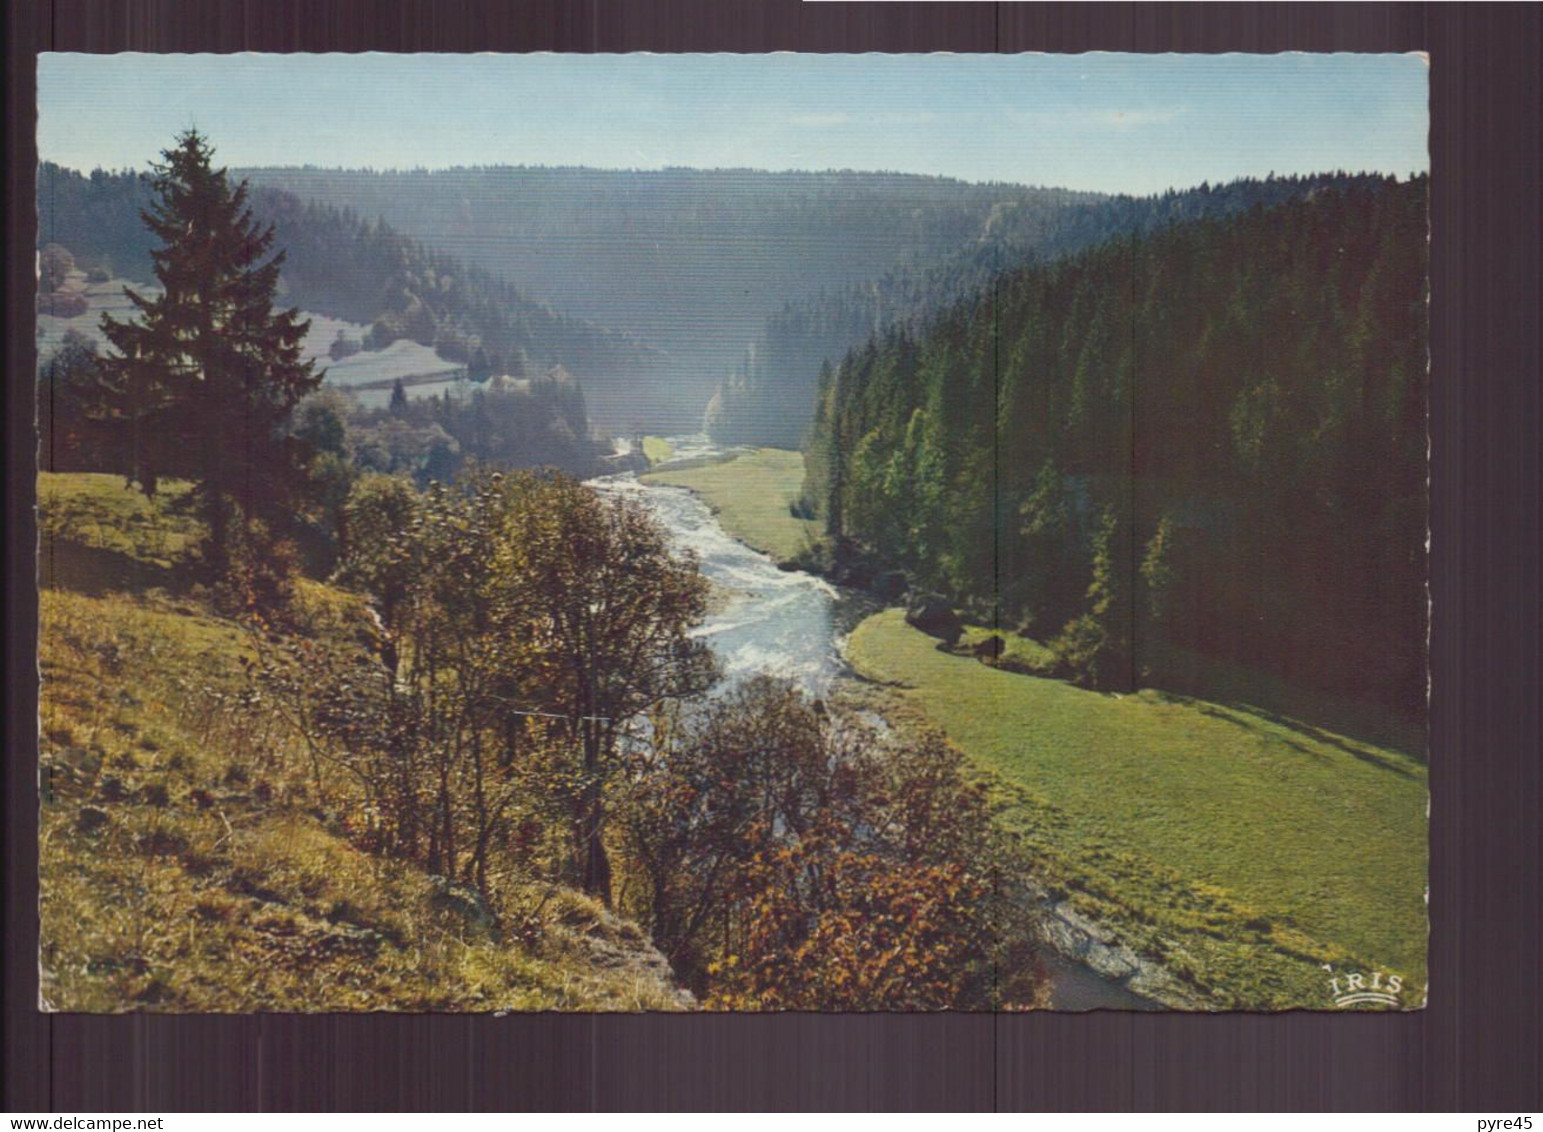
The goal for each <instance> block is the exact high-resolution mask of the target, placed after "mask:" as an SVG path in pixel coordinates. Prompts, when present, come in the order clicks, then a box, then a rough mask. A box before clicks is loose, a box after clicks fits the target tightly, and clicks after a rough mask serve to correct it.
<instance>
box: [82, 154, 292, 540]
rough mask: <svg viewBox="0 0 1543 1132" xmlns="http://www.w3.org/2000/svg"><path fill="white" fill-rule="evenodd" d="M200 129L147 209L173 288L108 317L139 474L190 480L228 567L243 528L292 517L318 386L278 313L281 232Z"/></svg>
mask: <svg viewBox="0 0 1543 1132" xmlns="http://www.w3.org/2000/svg"><path fill="white" fill-rule="evenodd" d="M213 154H214V151H213V149H212V148H211V147H210V145H209V143H208V140H207V139H206V138H204V137H203V135H201V134H200V133H198V131H197V130H189V131H187V132H186V133H184V134H182V135H180V136H179V137H178V138H177V141H176V144H175V145H174V146H173V147H172V148H171V149H168V150H166V151H165V152H164V153H163V154H162V158H163V159H164V160H163V163H161V164H158V165H155V166H153V167H152V169H153V173H154V177H153V185H154V189H155V199H154V200H153V201H152V203H151V205H150V207H149V208H148V209H147V210H145V211H144V212H142V213H141V217H142V219H143V220H144V222H145V224H146V226H148V227H149V229H150V231H151V232H152V233H153V234H154V235H155V236H156V237H157V238H158V239H159V240H160V244H161V246H160V247H159V248H158V249H156V250H155V251H153V252H152V253H151V257H152V260H153V262H154V269H155V276H156V278H157V280H159V282H160V285H161V289H162V293H161V294H160V295H158V296H150V295H144V294H140V293H138V292H136V291H134V290H132V289H129V288H125V289H124V294H125V295H126V296H127V298H128V299H129V301H130V302H131V303H132V304H133V305H134V307H135V308H136V310H137V312H138V317H136V318H133V319H131V320H129V321H123V322H119V321H118V320H116V319H114V318H112V317H111V316H109V315H104V316H103V318H102V330H103V333H104V334H106V336H107V338H108V340H109V341H110V342H111V344H112V346H113V347H114V350H113V351H112V352H111V353H110V354H109V355H108V356H106V357H104V358H103V370H104V373H105V377H106V384H107V386H108V406H107V408H108V411H109V414H110V416H111V417H112V419H113V420H114V422H115V423H117V424H119V425H120V426H121V427H123V428H124V429H125V431H126V433H127V436H126V440H127V443H128V447H129V451H130V457H129V460H130V466H129V467H128V469H127V472H128V476H129V479H130V480H131V481H132V482H137V483H138V484H139V486H140V488H141V489H142V490H143V491H144V492H145V493H146V494H147V495H154V494H155V490H156V486H157V484H158V482H159V481H160V480H162V479H165V478H168V477H177V478H182V479H188V480H191V481H193V483H194V489H195V499H196V502H197V504H198V507H199V510H200V512H201V513H202V516H203V518H204V519H205V520H206V521H207V523H208V526H209V543H208V546H207V548H206V558H207V560H208V562H209V564H210V565H211V566H212V567H214V568H215V569H216V570H223V569H224V568H225V566H226V565H227V564H228V556H229V552H230V548H231V542H232V538H233V534H234V531H233V528H234V524H236V523H238V522H243V521H245V520H248V519H258V518H260V519H263V520H265V521H266V522H267V523H268V525H269V526H270V527H275V526H278V525H282V524H283V522H284V521H285V520H287V519H289V518H290V517H291V516H292V515H293V512H294V502H295V496H296V494H297V492H298V491H299V490H300V489H301V485H302V478H303V477H302V470H303V466H304V455H305V453H304V452H303V448H304V445H303V444H302V443H301V442H299V441H297V440H296V439H294V438H293V437H292V436H290V435H288V433H287V431H286V428H285V426H286V424H287V422H288V420H289V416H290V412H291V410H292V409H293V408H294V406H295V404H296V403H297V402H298V401H299V400H300V399H301V398H302V397H303V396H304V395H305V394H307V393H309V392H310V391H311V390H313V389H315V388H316V387H317V385H318V384H319V383H320V382H321V374H320V373H317V372H316V371H315V369H314V366H313V364H312V363H311V362H308V361H304V360H302V358H301V343H302V342H303V340H304V338H305V333H306V331H307V329H308V328H309V326H310V324H309V323H308V322H305V321H302V320H301V319H300V317H299V312H298V311H297V310H283V311H279V310H275V309H274V306H273V300H274V295H275V292H276V290H277V287H278V281H279V270H280V267H281V265H282V264H283V261H284V253H283V252H282V251H281V252H278V253H277V254H271V253H272V251H273V228H272V226H271V225H270V226H267V227H264V226H262V225H260V224H259V223H258V222H257V221H256V220H255V219H254V218H253V216H252V212H251V209H250V208H249V206H248V204H247V186H246V183H245V182H242V183H241V184H239V185H236V186H234V187H232V186H231V184H230V183H229V181H228V180H227V179H226V176H225V170H224V169H215V168H214V167H213V166H212V164H211V159H212V157H213Z"/></svg>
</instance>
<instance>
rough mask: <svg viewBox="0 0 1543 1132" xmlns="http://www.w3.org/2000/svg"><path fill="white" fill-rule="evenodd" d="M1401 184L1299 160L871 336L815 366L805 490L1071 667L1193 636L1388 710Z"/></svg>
mask: <svg viewBox="0 0 1543 1132" xmlns="http://www.w3.org/2000/svg"><path fill="white" fill-rule="evenodd" d="M1426 195H1427V181H1426V179H1425V178H1423V177H1422V178H1417V179H1415V180H1412V181H1406V182H1397V181H1395V180H1393V179H1392V178H1387V179H1367V178H1359V179H1355V180H1351V181H1345V182H1339V183H1335V184H1332V185H1325V186H1319V187H1315V188H1314V189H1313V190H1312V191H1310V192H1309V193H1307V194H1306V195H1305V196H1304V197H1302V198H1301V199H1296V200H1290V201H1288V202H1286V203H1284V204H1280V205H1278V206H1277V207H1274V208H1265V207H1260V206H1256V207H1252V208H1250V209H1248V210H1247V211H1245V212H1242V213H1239V214H1237V215H1234V216H1230V217H1226V218H1221V219H1212V220H1205V221H1201V222H1198V223H1194V224H1186V225H1179V226H1172V227H1168V228H1166V229H1163V230H1161V231H1155V232H1152V233H1150V234H1147V235H1141V236H1133V237H1131V238H1127V239H1119V240H1115V241H1113V242H1110V243H1108V244H1105V245H1103V246H1101V247H1098V248H1096V249H1094V250H1092V251H1089V252H1086V253H1084V254H1082V255H1080V256H1077V257H1075V258H1072V259H1069V260H1066V261H1064V262H1060V263H1056V264H1050V265H1032V266H1028V267H1025V268H1022V269H1020V270H1018V271H1015V272H1010V273H1007V274H1004V275H1002V276H1000V277H999V278H997V279H996V280H995V281H994V283H993V284H992V286H991V288H990V289H989V290H988V291H985V292H983V293H982V294H981V295H980V296H979V297H977V298H975V299H973V300H969V301H965V302H962V303H959V304H957V305H955V306H953V307H951V308H949V309H948V310H946V311H945V312H943V313H942V314H941V315H939V316H938V317H936V318H935V319H934V320H933V321H932V322H931V323H929V324H928V325H927V326H926V327H925V329H923V330H921V331H919V332H918V331H916V330H914V329H913V328H912V327H910V326H908V325H904V324H902V325H899V326H896V327H893V328H890V329H888V330H886V331H885V332H883V333H881V334H877V335H874V336H873V337H871V338H870V339H869V341H868V342H867V343H866V344H864V345H863V346H862V347H860V348H859V349H856V350H854V351H852V352H851V353H849V354H847V355H846V356H845V357H844V358H843V359H842V360H841V361H840V363H839V365H836V366H835V367H833V368H832V367H827V368H826V371H825V373H824V375H823V376H822V378H821V382H820V391H819V398H818V404H817V406H816V411H815V423H814V426H813V431H812V434H811V439H810V442H809V447H808V463H809V469H808V482H807V501H808V504H809V505H810V506H812V507H813V508H814V509H816V510H817V511H818V513H819V514H820V515H821V516H822V518H823V520H824V522H825V523H826V525H827V528H828V530H829V533H830V534H831V536H833V538H834V539H835V540H836V542H837V546H838V554H839V555H845V556H846V557H848V558H852V557H866V558H869V559H871V560H872V561H874V562H876V563H877V564H879V565H881V566H891V567H899V568H903V569H905V570H907V571H908V572H910V573H911V574H912V575H913V576H914V578H915V579H916V582H917V583H918V584H919V585H921V586H923V587H929V588H935V589H937V590H939V591H942V593H943V594H945V595H947V596H948V597H950V598H952V599H953V600H955V601H958V602H960V603H962V604H965V605H966V606H967V607H969V608H971V609H972V610H973V611H974V612H976V613H977V614H979V615H980V616H981V617H982V618H985V619H988V620H989V621H990V623H992V624H997V625H1001V626H1004V627H1009V628H1018V629H1020V630H1022V631H1024V632H1027V633H1031V634H1033V635H1034V636H1035V637H1037V638H1040V639H1044V640H1050V641H1053V642H1054V647H1055V649H1056V651H1057V654H1058V656H1059V657H1060V663H1061V666H1062V668H1063V671H1064V672H1065V673H1066V674H1067V675H1072V676H1075V677H1077V678H1079V679H1080V680H1082V681H1083V682H1085V683H1089V684H1092V685H1094V686H1098V687H1103V688H1110V689H1119V688H1129V687H1132V686H1135V685H1137V684H1141V683H1145V682H1147V681H1148V680H1150V679H1153V678H1156V677H1160V676H1162V677H1166V676H1169V675H1172V676H1175V677H1176V676H1177V675H1178V672H1177V669H1178V668H1179V667H1180V665H1179V658H1181V657H1182V656H1184V655H1186V654H1188V653H1200V654H1205V655H1208V656H1211V657H1217V658H1223V659H1226V660H1230V661H1236V662H1240V663H1242V664H1245V665H1248V666H1252V667H1255V668H1257V669H1261V670H1264V671H1268V672H1271V673H1274V674H1278V675H1281V676H1284V677H1286V678H1288V679H1290V680H1292V681H1295V682H1299V683H1302V684H1305V685H1309V686H1313V687H1319V688H1328V687H1333V688H1336V689H1338V690H1340V691H1343V692H1347V693H1350V694H1352V695H1357V696H1361V697H1365V698H1368V699H1371V700H1375V701H1377V702H1379V703H1382V704H1384V705H1387V706H1392V707H1396V708H1397V709H1399V710H1400V711H1402V712H1405V713H1407V714H1409V715H1411V716H1414V715H1418V714H1419V712H1420V711H1422V710H1423V704H1424V697H1425V675H1424V649H1423V644H1424V640H1425V632H1424V620H1425V590H1424V584H1425V554H1424V540H1425V499H1426V487H1425V455H1426V436H1425V423H1424V422H1425V410H1426V399H1427V367H1426V346H1425V341H1426V282H1425V280H1426V255H1427V253H1426ZM1170 683H1171V681H1170Z"/></svg>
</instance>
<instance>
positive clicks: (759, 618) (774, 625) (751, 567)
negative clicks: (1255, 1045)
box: [590, 437, 1160, 1010]
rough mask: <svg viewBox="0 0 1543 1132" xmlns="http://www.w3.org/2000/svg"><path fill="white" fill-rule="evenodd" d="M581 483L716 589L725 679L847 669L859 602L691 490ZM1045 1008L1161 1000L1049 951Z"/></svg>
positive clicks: (690, 454) (694, 441)
mask: <svg viewBox="0 0 1543 1132" xmlns="http://www.w3.org/2000/svg"><path fill="white" fill-rule="evenodd" d="M672 443H673V444H674V445H675V455H674V457H673V459H674V460H677V461H678V460H685V459H691V458H697V457H706V456H711V455H713V454H715V453H716V452H717V449H714V448H713V447H712V446H711V445H709V444H706V443H705V442H703V441H702V440H701V439H700V438H697V437H688V438H680V439H675V440H672ZM590 483H591V484H592V485H593V486H594V487H596V488H599V489H600V490H602V491H606V492H614V493H617V494H627V495H634V496H636V497H639V498H641V499H642V500H643V501H644V502H645V503H646V504H647V505H648V506H649V507H650V508H651V509H652V510H653V513H654V514H655V515H656V516H657V517H658V519H659V521H660V522H661V524H663V526H664V527H665V528H666V529H667V530H668V531H669V532H670V534H671V536H672V537H673V539H674V540H675V544H676V546H677V547H678V548H679V549H681V550H682V551H690V552H692V553H694V554H695V555H696V556H697V558H698V560H699V561H700V564H701V568H702V573H703V574H704V575H705V576H706V577H707V578H708V580H709V581H711V582H712V583H713V584H714V586H715V587H717V590H718V599H717V600H715V601H714V603H713V610H712V612H711V613H710V614H709V615H708V616H707V618H706V620H705V621H704V622H703V623H702V624H701V625H700V626H699V627H698V628H697V629H696V630H695V633H696V635H697V636H699V637H702V638H705V639H706V640H707V641H708V643H709V645H710V647H711V648H712V650H713V652H714V654H715V655H716V656H717V658H718V661H719V663H720V664H721V665H722V667H723V671H724V674H725V676H726V677H728V678H730V679H734V678H739V677H744V676H749V675H753V674H755V673H760V672H767V673H771V674H773V675H777V676H783V677H786V678H788V679H791V680H794V681H796V682H797V683H799V684H800V685H801V686H802V687H804V688H805V689H807V690H808V691H809V692H810V693H811V694H812V695H816V696H825V695H827V694H828V693H829V692H830V690H831V686H832V684H833V683H835V681H837V680H838V679H841V678H842V677H843V676H846V675H849V674H850V670H849V669H848V668H847V665H846V662H845V661H844V660H843V659H842V655H841V646H842V637H843V635H844V632H845V631H846V629H847V628H848V627H849V625H850V622H851V621H852V619H853V616H854V615H855V614H856V613H858V612H860V611H861V609H862V608H863V607H864V602H863V599H861V598H856V597H853V596H851V595H843V594H842V593H841V592H840V591H838V590H837V589H836V587H834V586H832V585H831V584H830V583H829V582H826V581H825V580H824V579H823V578H817V577H815V576H814V575H812V574H807V573H804V572H803V571H798V570H793V571H789V570H783V569H780V568H779V567H778V566H777V564H776V563H775V562H773V561H772V560H771V559H770V558H768V557H767V556H766V555H764V554H762V553H760V552H759V551H756V550H751V549H750V548H749V547H748V546H746V545H745V544H744V543H742V542H739V541H738V540H737V539H735V538H733V537H731V536H730V535H729V534H728V533H727V532H725V531H724V529H723V527H722V526H721V525H720V524H719V523H718V520H717V518H716V516H714V515H713V513H712V511H711V510H709V508H708V507H707V505H706V504H705V503H703V502H702V501H701V500H700V499H698V498H697V497H696V496H695V495H693V494H692V493H691V492H690V491H687V490H686V489H685V488H680V487H666V486H662V485H656V484H644V483H640V482H639V481H638V479H637V477H636V476H635V475H633V474H632V473H631V472H627V473H623V474H620V475H614V476H603V477H601V478H599V479H595V480H591V481H590ZM1047 966H1048V967H1049V968H1050V977H1051V1000H1050V1005H1051V1007H1052V1009H1056V1010H1100V1009H1104V1010H1156V1009H1160V1007H1159V1006H1158V1005H1157V1004H1156V1003H1153V1002H1151V1001H1150V1000H1148V999H1145V998H1141V997H1140V996H1138V995H1136V994H1134V993H1132V992H1131V991H1129V990H1127V989H1126V988H1125V987H1124V986H1122V985H1121V984H1119V983H1117V982H1114V981H1113V980H1110V979H1107V978H1104V977H1103V976H1102V975H1099V974H1098V973H1097V972H1095V971H1093V970H1092V969H1091V968H1089V967H1086V966H1083V965H1081V964H1079V963H1076V962H1073V961H1071V960H1069V959H1066V958H1063V957H1062V956H1059V955H1051V956H1050V957H1049V962H1048V964H1047Z"/></svg>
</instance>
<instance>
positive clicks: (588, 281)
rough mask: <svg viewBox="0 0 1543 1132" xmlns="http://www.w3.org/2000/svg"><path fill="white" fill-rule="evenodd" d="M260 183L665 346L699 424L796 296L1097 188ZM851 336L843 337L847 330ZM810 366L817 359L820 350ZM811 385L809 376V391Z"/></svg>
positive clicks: (665, 181)
mask: <svg viewBox="0 0 1543 1132" xmlns="http://www.w3.org/2000/svg"><path fill="white" fill-rule="evenodd" d="M240 175H242V176H246V177H249V178H251V180H252V182H253V183H254V184H258V185H267V186H272V187H276V188H281V189H284V190H286V191H288V192H292V193H294V194H295V195H297V196H299V197H303V198H305V199H308V200H317V201H321V202H324V203H332V204H339V205H341V204H345V203H346V204H348V205H350V206H352V207H354V208H356V209H357V210H358V211H359V212H360V213H361V214H362V215H365V216H376V215H379V216H382V217H384V218H385V220H386V221H387V222H388V223H390V224H391V225H393V226H395V227H396V228H397V229H399V230H401V231H403V232H405V233H407V234H409V235H411V236H413V237H414V238H416V239H419V240H423V241H424V242H426V243H428V244H430V245H432V246H434V247H437V248H443V249H445V250H446V251H448V252H450V253H452V254H454V255H456V256H459V257H461V258H462V259H464V260H465V261H466V262H467V263H470V264H474V265H477V266H481V267H484V268H486V269H488V270H490V271H494V272H497V273H498V274H500V275H502V276H504V277H506V278H508V279H509V280H510V281H511V282H513V283H514V284H515V285H516V286H518V287H519V288H520V289H521V290H522V291H524V292H526V293H528V294H530V295H533V296H536V297H538V298H540V299H542V300H543V301H545V302H548V303H551V304H552V305H553V306H555V307H557V308H558V309H560V310H564V311H569V312H571V313H573V314H575V315H579V316H582V317H584V318H589V319H594V320H595V321H597V322H599V323H601V324H602V325H605V326H608V327H612V328H615V329H617V330H619V331H625V332H627V333H630V334H633V335H635V336H637V337H638V338H639V339H641V340H642V341H644V342H646V343H647V344H648V345H650V346H652V347H654V348H656V349H659V350H662V351H665V352H666V353H668V354H669V356H670V370H669V375H668V382H667V383H658V384H655V383H648V382H644V383H639V384H638V386H637V388H636V396H638V397H639V398H640V399H641V400H657V399H659V398H660V397H663V396H668V395H671V394H679V396H680V398H682V399H684V398H685V397H687V396H688V395H687V393H686V392H685V391H686V390H689V398H690V404H691V413H690V415H689V417H685V418H682V420H681V421H680V422H679V425H680V427H681V428H682V429H683V430H685V431H694V430H695V429H696V428H698V427H700V424H701V419H702V410H703V408H704V406H705V405H706V404H707V401H708V398H709V397H710V396H711V395H712V392H713V390H714V388H715V387H716V386H717V385H718V384H719V382H721V381H722V380H723V378H724V376H725V375H726V374H727V373H728V372H729V371H730V370H731V369H732V367H733V366H734V365H735V364H736V363H737V362H738V361H739V359H740V358H741V356H742V355H743V354H744V351H745V348H746V346H747V345H749V343H750V342H751V341H753V340H754V338H755V337H756V335H757V334H758V333H759V332H760V330H761V328H762V326H763V324H764V323H765V320H766V319H767V318H768V317H769V316H771V315H773V314H775V313H776V312H777V311H778V310H779V309H780V308H781V306H782V304H783V303H785V302H787V301H788V300H789V299H795V298H798V297H801V296H806V295H813V294H815V293H817V292H818V291H819V290H820V289H822V288H827V289H830V288H838V287H842V286H845V285H847V284H855V283H860V282H863V281H866V280H870V279H876V278H879V277H880V276H882V275H884V273H885V272H887V271H890V270H891V269H895V268H898V267H902V266H906V265H910V266H916V267H922V266H928V265H931V264H935V263H938V262H941V261H942V260H944V259H946V258H947V257H949V256H952V255H954V254H956V253H957V252H959V250H960V249H962V248H965V247H969V246H972V245H974V244H976V243H977V242H979V241H982V240H985V239H989V238H990V234H991V233H992V232H993V231H994V230H996V229H997V228H999V227H1003V226H1006V227H1012V226H1014V225H1016V226H1025V225H1033V224H1036V223H1040V220H1039V219H1038V218H1039V217H1040V216H1041V215H1042V214H1058V213H1059V212H1061V211H1063V210H1066V209H1073V208H1077V207H1080V206H1083V205H1085V204H1087V203H1090V202H1093V201H1096V200H1098V199H1099V198H1098V197H1097V196H1096V195H1095V194H1088V193H1077V192H1072V191H1069V190H1065V189H1043V188H1028V187H1025V186H1022V185H1009V184H971V183H968V182H964V181H958V180H953V179H951V178H946V177H921V176H914V175H909V174H897V173H881V172H853V171H833V172H819V173H802V172H791V173H770V172H764V171H760V170H753V169H664V170H656V171H628V170H600V169H584V168H539V167H486V168H469V169H443V170H407V171H384V172H375V171H370V170H331V169H310V168H304V169H247V170H242V171H241V172H240ZM844 344H845V343H844ZM816 365H818V360H816ZM810 392H811V394H812V389H811V390H810Z"/></svg>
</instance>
